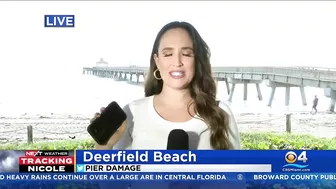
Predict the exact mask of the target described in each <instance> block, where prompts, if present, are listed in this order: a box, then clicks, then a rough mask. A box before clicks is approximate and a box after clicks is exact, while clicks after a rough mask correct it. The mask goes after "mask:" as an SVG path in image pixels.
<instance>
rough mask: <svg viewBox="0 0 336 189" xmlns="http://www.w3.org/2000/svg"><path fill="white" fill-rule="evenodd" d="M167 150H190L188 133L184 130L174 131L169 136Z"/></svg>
mask: <svg viewBox="0 0 336 189" xmlns="http://www.w3.org/2000/svg"><path fill="white" fill-rule="evenodd" d="M167 150H189V136H188V133H187V132H185V131H184V130H182V129H174V130H172V131H170V133H169V135H168V142H167Z"/></svg>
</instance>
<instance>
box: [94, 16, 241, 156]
mask: <svg viewBox="0 0 336 189" xmlns="http://www.w3.org/2000/svg"><path fill="white" fill-rule="evenodd" d="M216 93H217V91H216V84H215V81H214V79H213V77H212V71H211V65H210V50H209V48H208V46H207V44H206V43H205V41H204V40H203V39H202V37H201V36H200V34H199V33H198V31H197V30H196V29H195V28H194V27H193V26H192V25H191V24H189V23H187V22H171V23H169V24H167V25H165V26H164V27H163V28H162V29H161V30H160V32H159V33H158V35H157V37H156V39H155V42H154V45H153V49H152V53H151V57H150V69H149V72H148V74H147V80H146V83H145V98H142V99H139V100H135V101H133V102H131V103H129V104H128V105H126V106H125V107H124V111H125V112H126V114H127V117H128V118H127V121H125V122H124V123H123V125H122V126H121V127H120V129H119V131H118V132H117V133H116V134H115V135H114V136H113V137H112V138H111V140H110V141H109V143H108V144H107V145H105V146H101V145H96V149H112V148H114V149H147V150H150V149H166V146H167V138H168V135H169V133H170V131H171V130H173V129H183V130H185V131H186V132H187V133H188V134H189V145H190V149H191V150H194V149H205V150H206V149H215V150H226V149H241V146H240V137H239V132H238V128H237V124H236V121H235V118H234V116H233V114H232V112H231V110H230V108H229V107H228V106H227V105H226V104H224V103H220V104H219V106H218V105H217V103H216Z"/></svg>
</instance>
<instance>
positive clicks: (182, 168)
mask: <svg viewBox="0 0 336 189" xmlns="http://www.w3.org/2000/svg"><path fill="white" fill-rule="evenodd" d="M76 172H86V173H87V172H141V173H144V172H157V173H163V172H166V173H170V172H189V173H202V172H213V173H222V172H245V173H248V172H264V173H270V172H272V165H270V164H207V165H205V164H192V165H190V164H189V165H184V164H171V165H167V164H161V165H160V164H142V165H134V164H128V165H120V164H77V165H76Z"/></svg>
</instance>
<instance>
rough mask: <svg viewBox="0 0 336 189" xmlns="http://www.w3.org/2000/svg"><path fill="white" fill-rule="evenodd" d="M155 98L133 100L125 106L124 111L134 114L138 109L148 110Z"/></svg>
mask: <svg viewBox="0 0 336 189" xmlns="http://www.w3.org/2000/svg"><path fill="white" fill-rule="evenodd" d="M152 100H153V96H149V97H144V98H140V99H137V100H133V101H131V102H129V103H128V104H126V105H125V106H124V108H123V109H124V111H125V112H126V113H127V112H129V113H134V112H135V111H136V110H138V109H142V110H146V109H147V108H148V107H149V105H150V104H151V103H152Z"/></svg>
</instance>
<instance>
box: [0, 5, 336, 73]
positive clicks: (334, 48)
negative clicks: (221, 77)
mask: <svg viewBox="0 0 336 189" xmlns="http://www.w3.org/2000/svg"><path fill="white" fill-rule="evenodd" d="M335 10H336V2H318V1H306V2H303V1H299V2H288V1H274V2H264V1H263V2H257V1H251V2H241V1H239V2H228V1H222V2H207V1H206V2H199V1H198V2H177V1H172V2H150V1H149V2H130V1H126V2H116V1H110V2H93V1H91V2H90V1H85V2H65V1H59V2H22V1H14V2H3V1H2V2H0V23H1V27H0V28H1V29H0V69H8V68H19V70H21V71H22V70H25V71H34V70H35V68H39V69H40V70H41V69H45V70H47V69H58V70H61V69H62V68H64V67H69V68H72V69H81V67H82V66H93V65H94V64H95V62H96V61H98V60H99V58H101V57H102V58H104V59H105V60H106V61H107V62H108V63H109V64H110V65H126V66H127V65H129V64H130V63H131V64H137V65H145V66H147V65H148V64H149V55H150V51H151V48H152V44H153V42H154V39H155V36H156V34H157V32H158V31H159V30H160V28H161V27H162V26H163V25H165V24H166V23H168V22H170V21H175V20H181V21H188V22H190V23H192V24H193V25H194V26H195V27H196V28H197V29H198V31H199V32H200V34H201V35H202V37H203V38H204V39H205V40H206V42H207V43H208V44H209V46H210V48H211V51H212V64H213V65H216V66H304V65H307V66H319V67H336V66H335V65H336V56H335V53H336V24H335V23H336V11H335ZM45 14H74V15H75V24H76V26H75V28H44V15H45Z"/></svg>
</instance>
